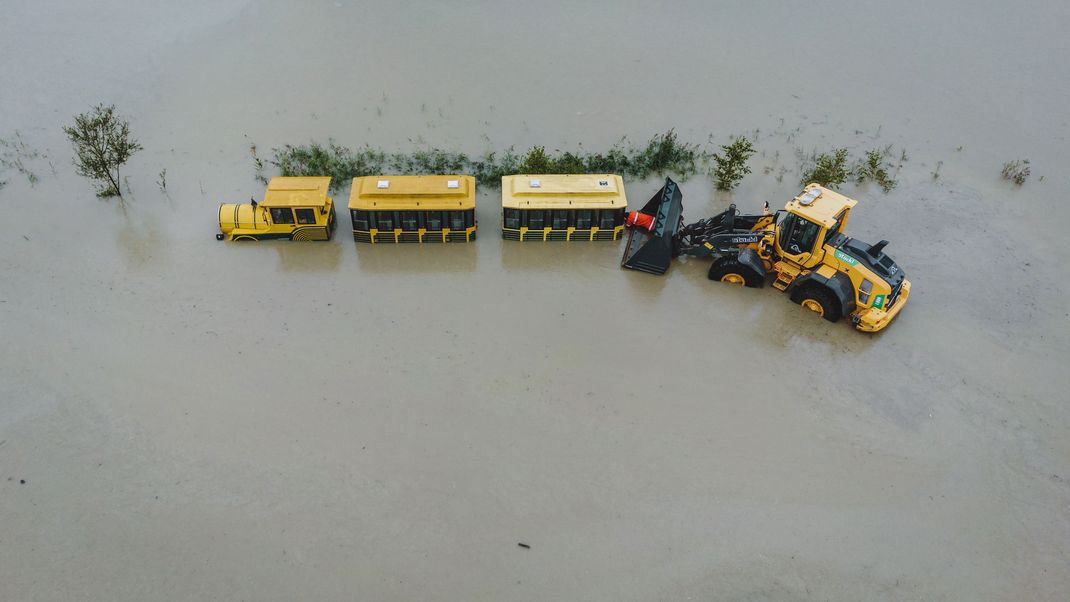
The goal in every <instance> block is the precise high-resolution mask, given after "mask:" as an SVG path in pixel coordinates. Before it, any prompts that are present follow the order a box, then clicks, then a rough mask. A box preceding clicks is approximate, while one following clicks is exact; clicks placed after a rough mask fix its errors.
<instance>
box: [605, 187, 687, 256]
mask: <svg viewBox="0 0 1070 602" xmlns="http://www.w3.org/2000/svg"><path fill="white" fill-rule="evenodd" d="M683 198H684V195H683V194H682V193H681V192H680V187H679V186H677V185H676V182H673V181H672V180H671V179H670V178H665V185H664V186H662V187H661V190H659V191H658V192H657V193H656V194H654V196H653V197H651V199H650V200H649V201H647V203H646V205H643V208H642V209H640V210H639V213H645V214H646V215H649V216H651V217H653V218H654V223H653V225H652V226H651V228H650V229H649V230H648V229H646V228H642V227H633V228H629V229H628V244H627V245H625V247H624V257H623V258H622V259H621V262H620V264H621V266H623V267H626V268H629V269H632V270H639V271H641V272H648V273H650V274H664V273H665V271H666V270H668V269H669V263H671V262H672V258H673V245H674V244H675V238H676V233H677V232H678V231H679V230H680V226H682V225H683V221H684V218H683V215H682V213H683V210H684V204H683Z"/></svg>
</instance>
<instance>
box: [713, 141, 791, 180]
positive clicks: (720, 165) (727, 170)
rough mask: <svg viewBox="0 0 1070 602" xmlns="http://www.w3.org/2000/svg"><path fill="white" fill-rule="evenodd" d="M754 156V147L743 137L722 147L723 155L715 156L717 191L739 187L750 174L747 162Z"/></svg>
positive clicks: (714, 170)
mask: <svg viewBox="0 0 1070 602" xmlns="http://www.w3.org/2000/svg"><path fill="white" fill-rule="evenodd" d="M753 154H754V145H753V144H751V141H750V140H748V139H747V138H744V137H742V136H740V137H739V138H736V139H734V140H733V141H732V142H731V143H729V144H724V145H721V153H714V154H713V162H714V164H715V166H714V168H713V177H714V178H715V179H716V180H717V190H732V189H733V188H735V187H736V186H738V185H739V182H740V181H741V180H742V179H743V176H745V175H747V174H749V173H750V166H749V165H747V161H748V160H749V159H750V157H751V155H753ZM778 157H779V155H778Z"/></svg>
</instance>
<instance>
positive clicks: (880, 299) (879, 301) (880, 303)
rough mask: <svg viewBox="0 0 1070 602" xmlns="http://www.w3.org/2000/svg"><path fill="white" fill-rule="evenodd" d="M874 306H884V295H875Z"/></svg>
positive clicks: (878, 307) (877, 307)
mask: <svg viewBox="0 0 1070 602" xmlns="http://www.w3.org/2000/svg"><path fill="white" fill-rule="evenodd" d="M873 307H875V308H876V309H880V308H882V307H884V295H877V296H876V297H873Z"/></svg>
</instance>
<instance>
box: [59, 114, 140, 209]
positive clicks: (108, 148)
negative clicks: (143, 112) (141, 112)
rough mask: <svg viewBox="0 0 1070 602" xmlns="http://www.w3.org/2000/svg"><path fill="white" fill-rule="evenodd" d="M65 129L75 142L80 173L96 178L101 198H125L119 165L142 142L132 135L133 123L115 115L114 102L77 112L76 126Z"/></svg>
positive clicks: (135, 150) (75, 162)
mask: <svg viewBox="0 0 1070 602" xmlns="http://www.w3.org/2000/svg"><path fill="white" fill-rule="evenodd" d="M63 131H64V133H66V134H67V138H69V139H70V141H71V144H72V145H74V166H75V167H76V168H77V171H78V175H81V176H85V177H87V178H89V179H91V180H96V181H97V183H98V186H97V196H98V197H112V196H117V197H119V198H120V199H122V197H123V193H122V190H121V189H120V186H119V182H120V178H119V168H120V167H122V166H123V165H124V164H125V163H126V162H127V160H129V159H130V157H131V156H132V155H133V154H134V153H136V152H137V151H139V150H141V145H140V144H138V142H137V140H134V138H133V137H131V136H130V123H129V122H127V121H126V120H124V119H120V118H119V116H118V115H116V114H115V105H103V104H99V105H97V106H95V107H93V109H92V110H90V111H89V112H88V113H81V114H79V115H75V116H74V125H73V126H71V127H64V128H63Z"/></svg>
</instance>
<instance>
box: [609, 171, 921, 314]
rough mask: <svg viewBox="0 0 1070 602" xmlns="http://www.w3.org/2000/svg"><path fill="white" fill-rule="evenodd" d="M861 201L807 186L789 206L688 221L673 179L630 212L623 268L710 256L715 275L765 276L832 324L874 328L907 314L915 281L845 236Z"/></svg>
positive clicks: (752, 281)
mask: <svg viewBox="0 0 1070 602" xmlns="http://www.w3.org/2000/svg"><path fill="white" fill-rule="evenodd" d="M857 202H858V201H855V200H853V199H849V198H847V197H845V196H843V195H842V194H840V193H838V192H836V191H834V190H830V189H828V188H825V187H823V186H820V185H818V184H810V185H808V186H806V188H804V189H803V191H802V193H800V194H799V195H798V196H796V197H795V198H793V199H791V200H790V201H788V203H787V205H786V206H785V207H784V209H782V210H780V211H777V212H776V213H772V214H771V213H769V204H768V203H766V205H765V210H764V211H763V212H762V214H760V215H742V214H740V213H739V211H737V210H736V206H735V205H730V206H729V207H728V209H727V210H726V211H724V212H723V213H721V214H719V215H715V216H713V217H711V218H708V219H704V220H701V221H698V222H695V223H693V224H688V225H684V223H683V216H682V206H683V203H682V194H681V193H680V189H679V187H678V186H677V184H676V183H675V182H673V181H672V180H671V179H666V181H665V186H663V187H662V188H661V190H659V191H658V192H657V194H655V195H654V196H653V197H652V198H651V199H650V201H649V202H647V204H646V205H645V206H643V208H642V209H640V210H639V211H637V212H632V213H629V214H628V218H627V221H626V224H627V225H628V226H629V236H628V244H627V246H626V248H625V252H624V258H623V260H622V261H621V265H622V266H623V267H626V268H630V269H636V270H640V271H644V272H649V273H653V274H664V273H665V271H666V270H668V268H669V263H670V262H671V260H672V258H673V257H678V256H680V255H691V256H698V257H702V256H707V255H709V256H712V257H713V265H711V266H710V271H709V278H710V280H719V281H721V282H724V283H727V284H735V285H740V286H748V287H761V286H763V285H764V284H765V283H766V281H767V280H771V281H772V285H773V288H776V289H779V290H781V291H785V292H787V293H788V294H789V295H790V298H791V300H792V301H794V302H795V303H798V304H799V305H801V306H802V307H804V308H805V309H808V310H810V311H812V312H814V313H815V314H817V315H819V316H821V317H823V318H825V319H826V320H829V321H830V322H835V321H837V320H839V319H840V318H848V319H850V321H851V323H852V324H853V325H854V326H855V328H857V329H858V330H861V331H865V332H876V331H878V330H881V329H883V328H884V327H885V326H887V325H888V324H889V323H890V322H891V321H892V319H894V318H895V316H896V315H898V314H899V312H900V311H902V309H903V307H904V306H905V305H906V302H907V298H908V297H909V296H910V281H909V280H907V279H906V277H905V275H904V274H903V270H902V269H900V268H899V266H898V265H896V263H895V261H893V260H892V258H891V257H889V256H888V255H887V254H885V253H884V247H885V246H886V245H887V244H888V241H886V240H882V241H880V242H879V243H877V244H875V245H871V244H866V243H864V242H861V241H858V240H856V239H853V238H851V237H849V236H847V235H846V234H844V228H845V227H846V225H847V219H848V217H850V214H851V209H852V208H853V207H854V206H855V205H856V204H857Z"/></svg>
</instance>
